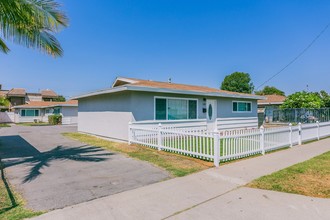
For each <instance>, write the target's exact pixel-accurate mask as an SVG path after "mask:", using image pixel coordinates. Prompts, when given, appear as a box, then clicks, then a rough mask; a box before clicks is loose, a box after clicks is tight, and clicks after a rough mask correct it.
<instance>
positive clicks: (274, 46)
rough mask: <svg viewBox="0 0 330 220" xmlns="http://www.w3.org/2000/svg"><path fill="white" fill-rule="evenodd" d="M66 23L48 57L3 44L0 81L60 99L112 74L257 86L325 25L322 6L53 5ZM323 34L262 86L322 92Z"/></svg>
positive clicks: (329, 63) (190, 1)
mask: <svg viewBox="0 0 330 220" xmlns="http://www.w3.org/2000/svg"><path fill="white" fill-rule="evenodd" d="M60 2H61V3H62V4H63V9H64V10H65V11H66V12H67V14H68V16H69V18H70V26H69V27H68V28H67V29H65V30H63V31H62V32H61V33H59V34H57V35H56V36H57V37H58V39H59V40H60V42H61V44H62V46H63V48H64V57H62V58H57V59H54V58H52V57H50V56H47V55H45V54H42V53H39V52H38V51H35V50H30V49H26V48H24V47H21V46H17V45H13V44H9V45H10V48H11V50H12V51H11V53H10V54H9V55H4V54H0V83H2V84H3V87H4V88H7V89H9V88H12V87H24V88H27V89H28V90H29V91H31V92H34V91H38V89H45V88H51V89H54V90H55V91H57V92H58V93H60V94H63V95H65V96H72V95H76V94H80V93H85V92H88V91H92V90H96V89H101V88H105V87H109V86H110V85H111V84H112V82H113V80H114V79H115V77H116V76H127V77H136V78H143V79H151V80H159V81H167V79H168V78H169V77H171V78H172V81H173V82H175V83H186V84H196V85H205V86H210V87H216V88H218V87H219V85H220V83H221V82H222V80H223V78H224V77H225V76H226V75H228V74H230V73H232V72H234V71H242V72H248V73H250V74H251V77H252V80H253V83H254V84H255V85H256V86H258V85H260V84H261V83H263V82H264V81H265V80H267V79H268V78H269V77H270V76H271V75H273V74H274V73H276V72H278V71H279V70H280V69H281V68H282V67H283V66H285V65H286V64H287V63H288V62H290V61H291V60H292V59H293V58H294V57H295V56H296V55H297V54H298V53H299V52H301V51H302V50H303V49H304V48H305V47H306V46H307V45H308V44H309V43H310V42H311V41H312V40H313V39H314V38H315V36H316V35H317V34H318V33H319V32H320V31H321V30H322V29H323V28H324V27H325V26H326V25H327V24H328V23H329V22H330V18H329V11H330V1H327V0H324V1H318V0H315V1H304V0H295V1H294V0H286V1H285V0H276V1H275V0H273V1H267V0H260V1H248V0H237V1H234V0H231V1H229V0H228V1H208V0H203V1H201V0H200V1H194V0H187V1H183V0H157V1H152V0H149V1H147V0H135V1H127V0H120V1H119V0H99V1H83V3H81V1H80V2H79V1H74V0H61V1H60ZM329 39H330V28H329V29H328V30H327V31H326V32H325V33H324V34H323V35H322V36H321V37H320V38H319V40H318V41H317V42H316V43H315V44H314V45H313V47H312V48H310V49H309V50H308V51H307V52H306V53H305V54H304V55H303V56H302V57H301V58H300V59H299V60H298V61H297V62H295V63H294V64H293V65H291V66H290V67H289V68H288V69H286V70H285V71H284V72H282V73H281V74H280V75H279V76H277V77H276V78H275V79H274V80H272V81H271V82H269V83H268V85H272V86H276V87H278V88H280V89H282V90H284V91H285V92H286V93H287V94H290V93H293V92H295V91H300V90H303V89H306V85H307V84H308V85H309V89H310V90H311V91H318V90H321V89H324V90H327V91H328V92H330V83H329V75H330V41H329Z"/></svg>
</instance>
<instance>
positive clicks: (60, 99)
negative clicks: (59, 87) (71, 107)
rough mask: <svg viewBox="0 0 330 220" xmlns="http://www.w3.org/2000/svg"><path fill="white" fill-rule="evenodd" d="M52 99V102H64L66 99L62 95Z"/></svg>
mask: <svg viewBox="0 0 330 220" xmlns="http://www.w3.org/2000/svg"><path fill="white" fill-rule="evenodd" d="M53 101H54V102H65V101H66V99H65V97H64V96H62V95H59V96H58V97H57V98H54V99H53Z"/></svg>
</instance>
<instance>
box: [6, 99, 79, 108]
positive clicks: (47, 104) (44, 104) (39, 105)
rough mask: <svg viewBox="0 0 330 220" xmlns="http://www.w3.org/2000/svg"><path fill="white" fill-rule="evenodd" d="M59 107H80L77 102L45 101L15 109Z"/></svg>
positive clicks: (30, 103) (33, 102)
mask: <svg viewBox="0 0 330 220" xmlns="http://www.w3.org/2000/svg"><path fill="white" fill-rule="evenodd" d="M57 106H78V101H77V100H69V101H66V102H45V101H30V102H28V103H27V104H24V105H18V106H15V107H13V108H47V107H57Z"/></svg>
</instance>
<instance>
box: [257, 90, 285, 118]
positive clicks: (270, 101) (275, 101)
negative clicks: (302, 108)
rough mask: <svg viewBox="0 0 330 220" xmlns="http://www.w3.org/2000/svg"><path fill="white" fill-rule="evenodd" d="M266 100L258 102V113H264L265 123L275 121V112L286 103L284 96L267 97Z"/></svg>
mask: <svg viewBox="0 0 330 220" xmlns="http://www.w3.org/2000/svg"><path fill="white" fill-rule="evenodd" d="M265 98H266V99H263V100H258V111H259V112H260V113H264V118H265V122H266V123H268V122H272V121H273V112H274V110H278V109H279V108H280V106H281V105H282V104H283V102H284V101H285V99H286V97H285V96H282V95H265Z"/></svg>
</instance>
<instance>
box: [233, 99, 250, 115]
mask: <svg viewBox="0 0 330 220" xmlns="http://www.w3.org/2000/svg"><path fill="white" fill-rule="evenodd" d="M251 110H252V106H251V102H239V101H235V102H233V112H251Z"/></svg>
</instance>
